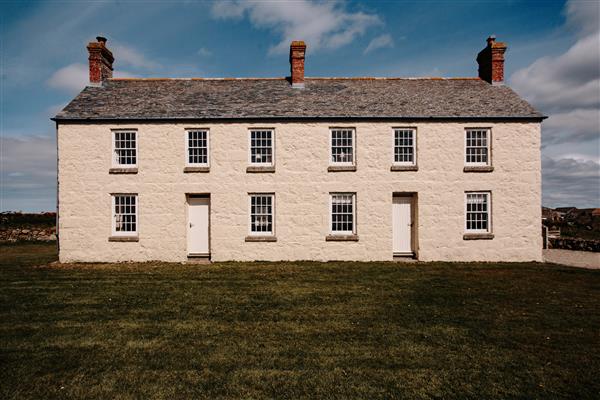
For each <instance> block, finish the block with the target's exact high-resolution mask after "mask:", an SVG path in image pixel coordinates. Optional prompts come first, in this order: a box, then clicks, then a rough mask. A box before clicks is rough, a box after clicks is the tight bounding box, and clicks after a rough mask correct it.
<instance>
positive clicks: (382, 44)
mask: <svg viewBox="0 0 600 400" xmlns="http://www.w3.org/2000/svg"><path fill="white" fill-rule="evenodd" d="M386 47H394V39H392V36H391V35H389V34H385V35H381V36H377V37H376V38H374V39H373V40H371V42H370V43H369V45H368V46H367V48H366V49H365V51H364V54H367V53H370V52H372V51H375V50H377V49H383V48H386Z"/></svg>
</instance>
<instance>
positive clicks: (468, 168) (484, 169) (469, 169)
mask: <svg viewBox="0 0 600 400" xmlns="http://www.w3.org/2000/svg"><path fill="white" fill-rule="evenodd" d="M493 170H494V167H493V166H491V165H473V166H466V167H464V168H463V172H492V171H493Z"/></svg>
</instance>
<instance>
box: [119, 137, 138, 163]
mask: <svg viewBox="0 0 600 400" xmlns="http://www.w3.org/2000/svg"><path fill="white" fill-rule="evenodd" d="M135 141H136V133H135V132H122V131H117V132H114V149H115V150H114V152H115V153H114V162H115V164H116V165H135V164H136V163H137V159H136V158H137V154H136V142H135Z"/></svg>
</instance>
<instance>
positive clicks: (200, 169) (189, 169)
mask: <svg viewBox="0 0 600 400" xmlns="http://www.w3.org/2000/svg"><path fill="white" fill-rule="evenodd" d="M183 172H185V173H186V174H187V173H194V172H210V167H185V168H184V169H183Z"/></svg>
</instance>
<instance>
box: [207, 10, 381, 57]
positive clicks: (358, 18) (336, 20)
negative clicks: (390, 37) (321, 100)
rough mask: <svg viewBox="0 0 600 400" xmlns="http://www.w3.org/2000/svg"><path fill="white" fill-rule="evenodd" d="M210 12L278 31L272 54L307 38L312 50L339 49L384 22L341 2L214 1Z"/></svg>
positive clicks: (221, 16)
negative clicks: (278, 39)
mask: <svg viewBox="0 0 600 400" xmlns="http://www.w3.org/2000/svg"><path fill="white" fill-rule="evenodd" d="M211 12H212V15H213V16H214V17H216V18H222V19H240V18H243V17H245V16H247V17H248V18H249V19H250V22H251V23H252V24H253V25H254V26H256V27H258V28H264V29H271V30H274V31H275V32H277V33H278V34H279V35H280V36H281V41H280V42H279V43H277V44H276V45H274V46H272V47H271V48H270V50H269V52H270V53H285V52H287V51H288V46H289V44H290V42H291V41H292V40H304V41H306V42H307V44H308V46H309V47H310V49H311V50H318V49H334V48H338V47H341V46H344V45H347V44H349V43H351V42H352V41H353V40H355V39H356V38H357V37H359V36H362V35H363V34H364V33H365V32H366V31H367V30H368V29H370V28H372V27H375V26H380V25H382V24H383V22H382V21H381V19H380V18H379V16H377V15H375V14H367V13H364V12H349V11H347V9H346V4H345V3H342V2H339V1H331V2H315V1H309V0H298V1H293V2H266V1H261V2H258V1H257V2H244V1H239V0H234V1H221V2H215V3H213V6H212V9H211Z"/></svg>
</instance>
